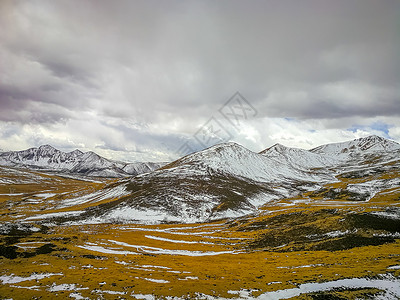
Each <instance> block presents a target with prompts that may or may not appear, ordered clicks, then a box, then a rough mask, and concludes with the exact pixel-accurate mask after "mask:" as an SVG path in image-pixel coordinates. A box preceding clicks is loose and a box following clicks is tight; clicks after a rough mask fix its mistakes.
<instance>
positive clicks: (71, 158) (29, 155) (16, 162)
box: [0, 145, 164, 177]
mask: <svg viewBox="0 0 400 300" xmlns="http://www.w3.org/2000/svg"><path fill="white" fill-rule="evenodd" d="M0 165H3V166H17V167H28V168H40V169H45V170H52V171H62V172H70V173H73V174H81V175H86V176H100V177H126V176H135V175H138V174H142V173H146V172H151V171H153V170H155V169H158V168H159V167H161V166H162V165H164V164H160V163H145V162H138V163H124V162H116V161H112V160H109V159H106V158H104V157H101V156H100V155H98V154H96V153H94V152H92V151H89V152H85V153H84V152H82V151H80V150H78V149H76V150H74V151H71V152H63V151H60V150H57V149H56V148H54V147H52V146H50V145H42V146H40V147H39V148H30V149H27V150H22V151H10V152H3V153H0Z"/></svg>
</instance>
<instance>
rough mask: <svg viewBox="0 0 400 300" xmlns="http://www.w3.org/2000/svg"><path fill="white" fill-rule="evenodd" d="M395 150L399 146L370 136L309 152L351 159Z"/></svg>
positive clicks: (398, 148) (317, 148) (323, 146)
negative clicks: (361, 155) (358, 155)
mask: <svg viewBox="0 0 400 300" xmlns="http://www.w3.org/2000/svg"><path fill="white" fill-rule="evenodd" d="M395 150H400V144H398V143H396V142H394V141H391V140H388V139H385V138H383V137H380V136H377V135H371V136H367V137H365V138H359V139H355V140H353V141H348V142H342V143H332V144H326V145H322V146H319V147H316V148H314V149H311V150H310V151H311V152H313V153H317V154H324V155H331V156H339V157H349V156H350V157H351V156H354V155H357V154H363V153H364V154H367V153H385V152H391V151H395Z"/></svg>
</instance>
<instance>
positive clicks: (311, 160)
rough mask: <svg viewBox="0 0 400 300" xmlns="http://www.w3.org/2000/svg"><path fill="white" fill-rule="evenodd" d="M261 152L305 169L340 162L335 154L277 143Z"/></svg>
mask: <svg viewBox="0 0 400 300" xmlns="http://www.w3.org/2000/svg"><path fill="white" fill-rule="evenodd" d="M260 154H262V155H264V156H266V157H269V158H273V159H275V160H277V161H280V162H282V161H285V162H286V163H287V164H289V165H292V166H294V167H297V168H300V169H305V170H309V169H313V168H323V167H329V166H332V165H335V164H337V163H338V160H337V159H336V158H335V157H334V156H328V155H323V154H318V153H313V152H311V151H308V150H304V149H299V148H290V147H286V146H284V145H281V144H275V145H273V146H272V147H270V148H267V149H265V150H263V151H261V152H260Z"/></svg>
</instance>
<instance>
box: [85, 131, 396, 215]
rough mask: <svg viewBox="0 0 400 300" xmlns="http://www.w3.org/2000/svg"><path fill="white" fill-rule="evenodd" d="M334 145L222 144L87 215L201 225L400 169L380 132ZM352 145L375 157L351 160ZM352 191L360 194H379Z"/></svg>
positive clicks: (137, 183)
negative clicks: (253, 147) (343, 179)
mask: <svg viewBox="0 0 400 300" xmlns="http://www.w3.org/2000/svg"><path fill="white" fill-rule="evenodd" d="M332 145H334V146H330V145H325V146H322V147H319V148H316V149H313V150H311V151H308V150H303V149H296V148H289V147H285V146H283V145H279V144H277V145H274V146H272V147H270V148H268V149H266V150H264V151H261V152H260V153H255V152H252V151H250V150H248V149H246V148H244V147H242V146H240V145H238V144H235V143H224V144H219V145H216V146H213V147H210V148H208V149H205V150H203V151H200V152H197V153H193V154H191V155H188V156H185V157H183V158H181V159H178V160H176V161H174V162H172V163H170V164H168V165H166V166H164V167H162V168H160V169H159V170H156V171H153V172H151V173H147V174H143V175H139V176H136V177H134V178H132V179H131V180H129V181H124V182H121V183H120V185H119V186H117V187H115V188H119V189H122V190H124V194H123V197H122V198H121V199H119V200H116V201H113V202H111V203H108V204H107V206H106V207H105V206H102V205H99V206H97V207H94V208H91V209H89V210H88V211H87V212H86V213H85V214H84V215H82V216H81V217H82V218H85V219H86V221H89V222H112V221H123V222H132V221H133V222H134V221H153V222H161V221H178V222H198V221H208V220H213V219H218V218H224V217H237V216H242V215H245V214H249V213H253V212H256V211H257V209H258V207H260V206H262V205H264V204H266V203H268V202H271V201H274V200H277V199H282V198H285V197H292V196H295V195H298V194H301V193H304V192H309V191H317V190H320V189H322V186H323V185H324V184H326V183H331V182H332V183H333V182H337V178H336V176H338V175H340V174H343V172H346V173H348V174H352V172H355V171H357V172H358V173H357V174H361V173H360V172H363V171H364V170H367V171H368V172H372V171H371V170H372V169H371V168H372V167H371V164H372V166H374V168H375V169H376V170H378V169H379V168H381V169H382V170H385V169H387V168H393V167H396V166H392V165H391V164H388V161H390V160H391V159H393V157H398V156H399V155H398V154H399V152H398V151H399V150H397V149H400V145H399V144H397V143H395V142H392V141H389V140H386V139H382V138H379V139H377V138H376V137H367V138H364V139H357V140H354V141H350V142H345V143H339V144H332ZM353 145H357V146H356V147H357V148H356V149H358V150H356V149H354V147H352V146H353ZM367 145H368V146H367ZM346 148H350V149H353V150H354V152H357V153H364V152H365V153H367V156H363V155H359V156H357V159H356V158H355V157H353V156H346V157H347V160H345V158H344V156H341V153H343V152H346V150H344V151H343V149H346ZM372 158H373V159H372ZM375 158H376V160H374V159H375ZM374 172H375V171H374ZM346 176H347V175H346ZM349 176H350V175H349ZM351 176H352V175H351ZM357 176H358V175H357ZM349 188H350V187H349ZM351 188H352V190H351V193H350V194H351V195H352V197H355V199H364V198H365V199H367V198H368V197H370V196H371V195H372V194H368V193H370V192H365V191H361V190H360V191H355V190H354V188H353V187H351ZM368 191H369V190H368ZM344 192H346V191H344ZM368 195H369V196H368Z"/></svg>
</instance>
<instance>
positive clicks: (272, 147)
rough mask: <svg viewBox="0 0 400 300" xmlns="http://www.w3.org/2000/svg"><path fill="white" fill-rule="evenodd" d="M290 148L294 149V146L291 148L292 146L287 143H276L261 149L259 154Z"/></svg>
mask: <svg viewBox="0 0 400 300" xmlns="http://www.w3.org/2000/svg"><path fill="white" fill-rule="evenodd" d="M288 149H294V148H290V147H287V146H285V145H282V144H279V143H276V144H274V145H272V146H271V147H269V148H267V149H264V150H262V151H260V152H259V154H266V153H269V152H274V151H277V152H282V151H285V150H288Z"/></svg>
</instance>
